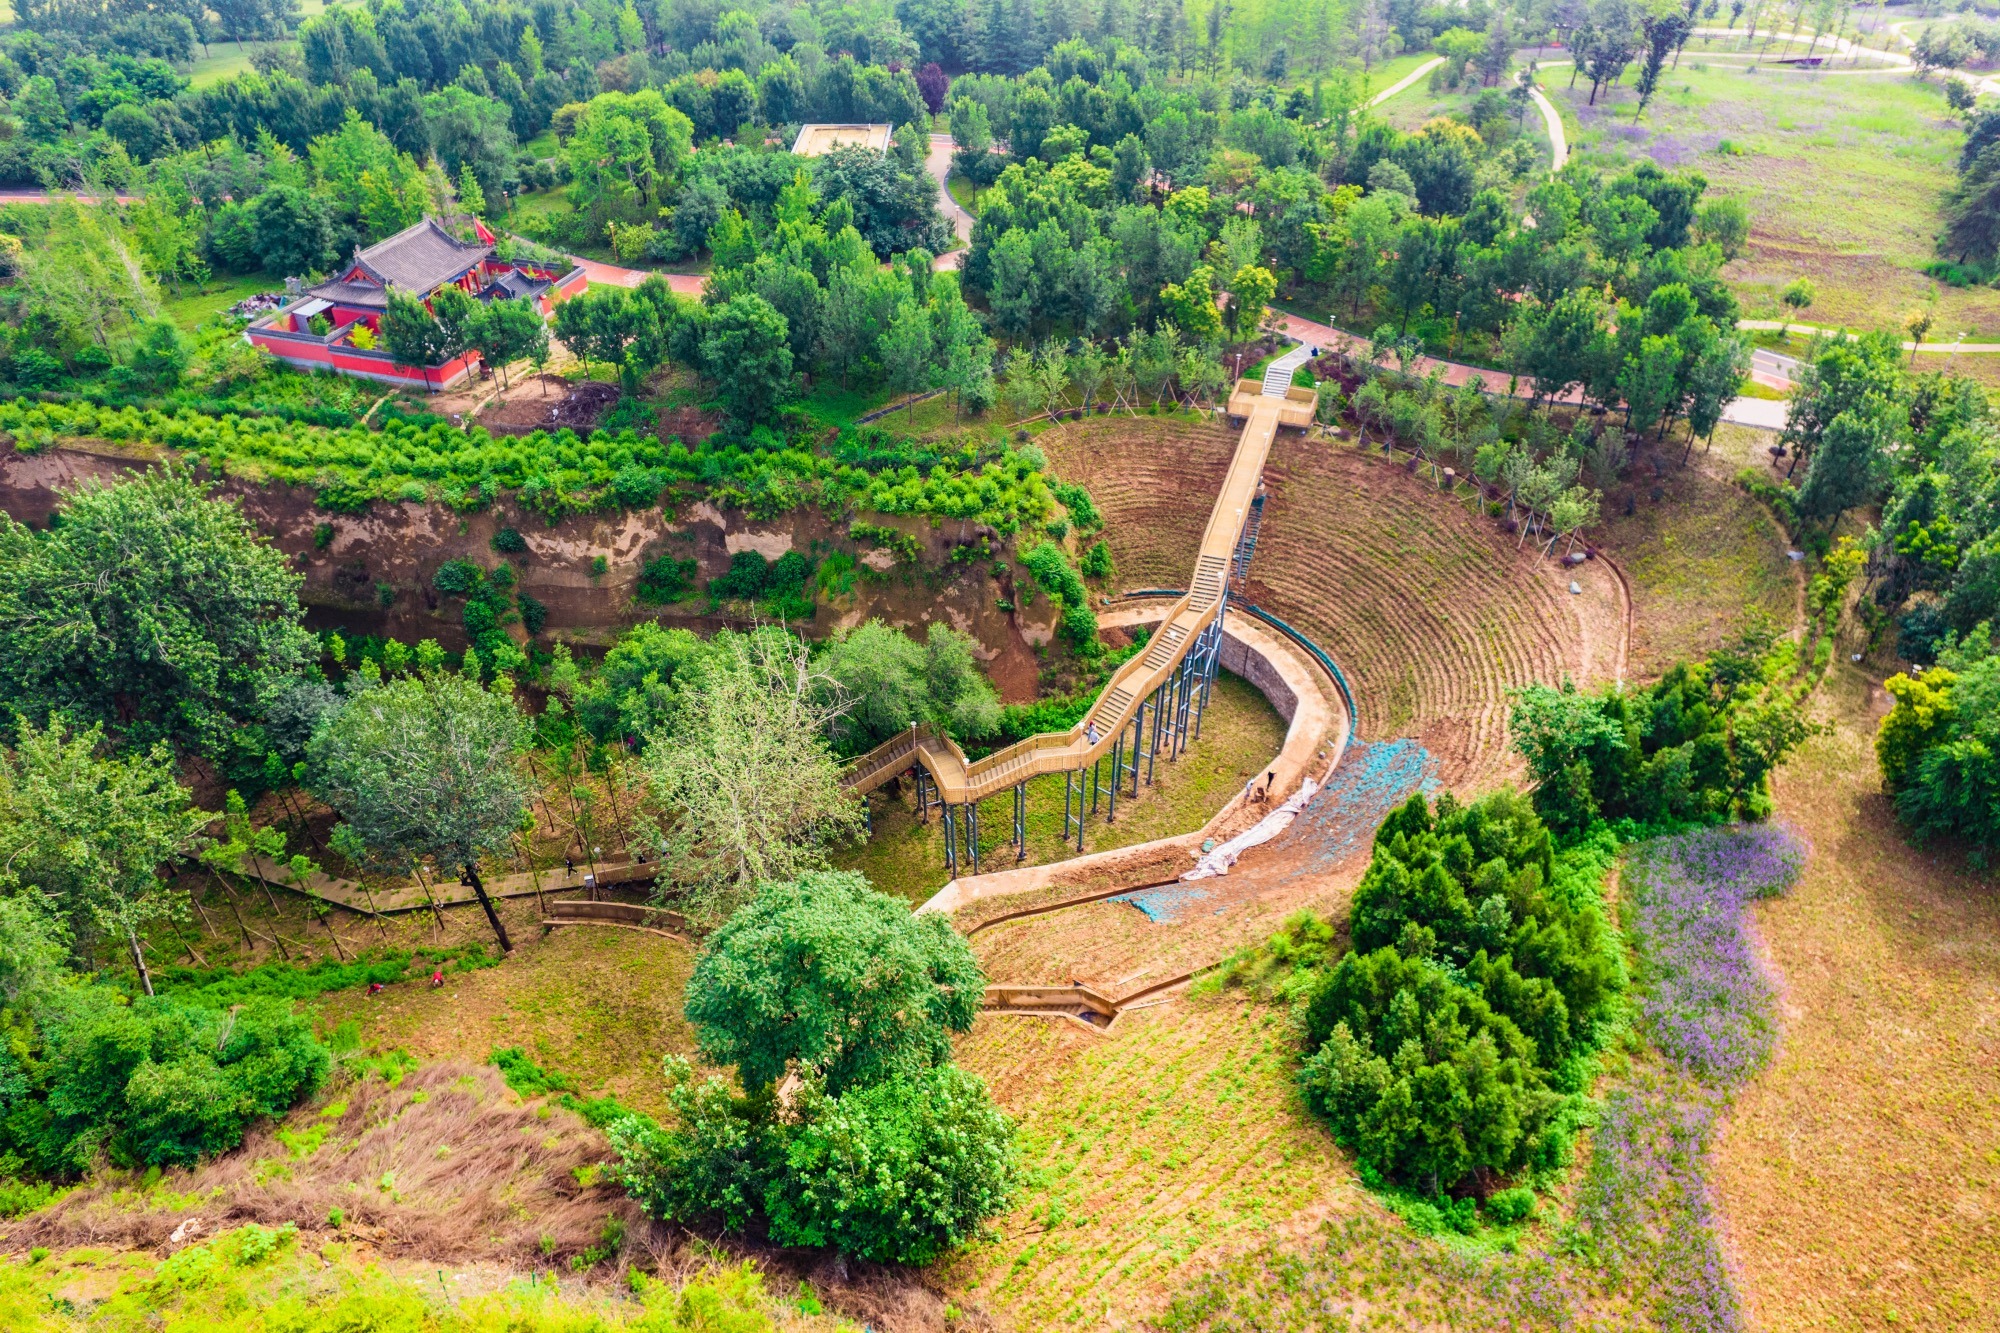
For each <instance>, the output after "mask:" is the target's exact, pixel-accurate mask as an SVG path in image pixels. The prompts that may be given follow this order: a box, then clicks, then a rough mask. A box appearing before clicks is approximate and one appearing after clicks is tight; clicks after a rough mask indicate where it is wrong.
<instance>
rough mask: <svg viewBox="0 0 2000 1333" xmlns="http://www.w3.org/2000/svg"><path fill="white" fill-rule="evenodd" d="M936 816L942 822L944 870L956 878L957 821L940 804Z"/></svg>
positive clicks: (947, 809) (945, 807)
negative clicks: (937, 815)
mask: <svg viewBox="0 0 2000 1333" xmlns="http://www.w3.org/2000/svg"><path fill="white" fill-rule="evenodd" d="M938 814H939V816H940V817H941V818H942V819H943V820H944V868H945V869H946V870H947V871H949V872H951V877H952V878H953V879H957V878H958V821H957V820H955V819H953V818H952V814H951V807H950V806H949V805H943V804H940V805H939V806H938Z"/></svg>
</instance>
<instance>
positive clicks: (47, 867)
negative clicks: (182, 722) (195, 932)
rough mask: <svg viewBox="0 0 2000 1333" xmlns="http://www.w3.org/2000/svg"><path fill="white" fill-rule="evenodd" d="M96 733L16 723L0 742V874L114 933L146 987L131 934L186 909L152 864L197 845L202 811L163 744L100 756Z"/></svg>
mask: <svg viewBox="0 0 2000 1333" xmlns="http://www.w3.org/2000/svg"><path fill="white" fill-rule="evenodd" d="M103 743H104V730H103V728H102V727H101V726H93V727H91V728H90V729H89V730H87V731H82V732H72V731H70V730H69V728H68V727H67V726H66V725H65V724H64V722H63V720H62V719H61V718H59V717H58V718H55V719H52V720H51V721H50V722H49V725H48V728H47V729H46V730H37V729H36V728H35V726H34V724H32V723H30V722H25V721H23V722H21V723H20V724H19V726H18V728H17V731H16V735H15V744H14V749H13V751H12V752H11V753H9V752H6V751H0V865H4V866H5V867H6V869H5V870H4V871H0V875H4V876H5V877H6V879H7V880H8V881H10V882H11V886H19V887H24V888H26V889H27V890H29V891H30V893H31V894H45V895H47V897H48V898H49V900H50V901H52V902H53V903H55V904H56V905H57V906H58V907H59V908H60V909H61V910H62V911H63V912H65V913H66V914H67V915H68V916H69V917H70V919H71V920H72V922H74V923H76V924H77V925H79V926H82V927H86V928H93V929H95V930H96V931H98V932H100V933H101V934H102V935H103V936H104V937H105V938H108V939H111V940H115V941H117V943H118V945H119V946H121V947H123V948H125V949H127V950H128V951H129V952H130V953H131V955H132V966H133V968H134V969H135V970H136V971H137V972H138V976H139V982H140V985H141V986H143V987H144V988H145V991H146V994H148V995H151V994H152V993H153V976H152V972H151V971H150V970H149V969H148V968H147V966H146V952H145V944H144V942H143V941H142V940H141V938H140V934H141V932H142V931H144V930H145V929H146V927H147V926H148V925H149V924H150V923H152V922H154V921H160V920H167V919H172V918H175V917H179V916H184V915H185V914H186V911H187V904H186V900H185V898H183V897H182V896H181V895H178V894H175V893H173V892H171V891H170V890H169V888H168V886H167V884H166V883H165V882H164V881H163V880H161V879H160V875H159V872H160V868H161V867H162V866H165V865H167V864H168V863H170V862H172V861H174V860H176V859H178V858H180V857H183V856H187V855H190V854H191V853H193V852H195V851H196V850H197V849H198V848H199V847H200V845H201V842H202V836H201V830H202V828H203V827H204V826H205V825H206V824H207V823H208V821H209V816H208V814H207V813H206V812H205V811H202V810H198V809H196V808H195V807H194V804H193V802H192V801H191V800H190V798H189V795H188V791H187V788H185V787H183V786H181V785H180V784H179V783H178V782H176V781H175V780H174V773H175V769H174V763H173V758H172V756H171V755H169V754H168V753H167V750H166V748H165V747H164V746H158V745H156V746H154V747H153V749H152V750H151V751H147V752H137V753H134V754H133V755H132V756H131V757H130V758H127V759H115V758H114V759H107V758H103V757H101V755H100V754H99V751H100V750H101V748H102V747H103ZM7 886H8V885H0V887H7Z"/></svg>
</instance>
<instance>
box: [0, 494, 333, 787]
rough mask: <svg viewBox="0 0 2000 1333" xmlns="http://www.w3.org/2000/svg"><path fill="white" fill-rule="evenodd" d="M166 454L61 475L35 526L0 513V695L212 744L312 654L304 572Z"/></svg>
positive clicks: (29, 709) (244, 744)
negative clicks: (69, 480) (114, 470)
mask: <svg viewBox="0 0 2000 1333" xmlns="http://www.w3.org/2000/svg"><path fill="white" fill-rule="evenodd" d="M211 490H212V488H211V487H210V486H209V485H208V484H206V483H204V482H200V481H197V480H195V478H194V477H193V476H192V475H191V474H190V473H189V472H188V471H186V470H185V469H183V468H178V467H168V468H163V469H159V470H156V471H151V472H147V473H145V474H143V475H141V476H138V477H135V478H132V479H130V480H126V481H121V482H117V483H115V484H107V483H104V482H101V481H97V480H94V479H93V480H87V481H85V482H83V483H82V484H81V485H80V486H78V487H77V488H76V489H75V490H72V491H70V492H69V493H68V494H67V495H66V496H65V497H64V499H63V503H62V506H61V508H60V510H59V511H58V513H59V516H60V521H59V522H58V523H56V524H54V525H53V526H52V527H50V529H49V530H48V531H46V532H36V531H34V530H32V529H30V528H27V527H25V526H23V525H21V524H18V523H14V522H12V521H11V520H9V519H6V518H5V517H4V516H0V704H4V706H5V707H7V708H8V709H10V710H13V711H16V712H19V713H20V714H22V715H24V716H26V717H27V718H29V719H31V720H33V721H36V722H41V721H43V720H45V719H46V718H48V717H49V716H50V715H51V714H54V713H64V714H67V715H68V716H70V717H71V718H73V719H75V720H76V721H78V722H84V723H101V724H103V725H104V726H105V728H106V729H107V730H108V731H111V732H114V733H117V734H119V735H121V736H123V737H124V738H126V739H129V740H133V741H138V742H142V743H143V742H151V741H156V740H167V741H172V742H174V743H176V744H182V745H188V746H192V747H194V748H196V749H198V750H201V751H202V752H203V753H206V754H208V755H210V756H216V755H220V754H223V753H225V752H227V751H228V750H230V749H231V748H232V747H234V748H239V749H240V748H250V749H261V746H259V745H256V744H254V743H253V740H254V738H251V737H244V736H241V735H239V734H238V733H240V732H242V731H243V730H244V729H246V728H248V727H250V726H251V725H252V724H253V723H254V721H255V720H256V719H257V718H258V717H259V715H260V712H261V701H262V699H263V698H264V697H265V695H266V694H267V693H269V692H270V691H271V690H273V689H274V688H275V687H276V686H277V685H279V684H280V683H281V682H283V681H284V680H286V679H287V678H289V677H290V676H292V675H293V674H294V673H295V672H297V671H299V670H300V669H301V668H303V667H304V666H305V665H306V664H308V663H309V662H311V661H312V660H313V659H314V658H316V657H317V656H318V652H317V644H316V643H315V641H314V639H313V636H312V635H311V634H309V633H308V632H307V631H306V630H305V628H304V626H303V625H302V624H301V620H302V618H303V611H302V610H301V608H300V606H299V602H298V589H299V584H300V577H299V575H298V574H296V573H295V572H293V571H292V569H291V568H290V567H289V565H288V564H287V562H286V560H285V557H284V556H283V554H281V553H280V552H279V551H277V550H276V549H275V548H273V547H272V546H271V545H269V544H268V543H267V542H265V541H264V539H263V538H262V537H260V536H259V535H258V534H257V532H256V531H255V529H253V528H252V527H251V525H250V523H249V521H248V520H247V519H245V518H244V516H243V514H242V511H241V510H239V509H238V508H237V507H236V505H235V504H234V503H233V502H231V501H225V500H220V499H217V498H215V497H214V496H213V495H212V494H211Z"/></svg>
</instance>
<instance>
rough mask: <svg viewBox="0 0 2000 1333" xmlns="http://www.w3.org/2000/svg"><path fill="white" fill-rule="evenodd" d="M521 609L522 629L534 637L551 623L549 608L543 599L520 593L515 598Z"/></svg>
mask: <svg viewBox="0 0 2000 1333" xmlns="http://www.w3.org/2000/svg"><path fill="white" fill-rule="evenodd" d="M514 600H515V602H516V603H518V604H519V606H520V608H521V628H523V629H525V630H527V631H528V633H529V634H530V635H531V636H532V635H536V634H540V633H541V632H542V626H544V625H546V624H548V623H549V608H548V607H547V605H545V604H544V603H543V601H542V599H541V598H539V597H535V596H532V595H530V594H528V593H525V592H524V593H520V594H518V595H517V596H516V597H515V598H514Z"/></svg>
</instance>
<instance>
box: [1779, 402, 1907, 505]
mask: <svg viewBox="0 0 2000 1333" xmlns="http://www.w3.org/2000/svg"><path fill="white" fill-rule="evenodd" d="M1893 438H1894V437H1893V435H1891V434H1890V433H1889V432H1888V430H1887V429H1886V424H1885V423H1884V421H1883V420H1882V417H1881V416H1880V415H1879V414H1863V413H1858V412H1843V413H1841V414H1840V415H1839V416H1837V417H1835V418H1834V419H1833V420H1832V421H1830V422H1828V423H1827V427H1826V429H1825V431H1823V432H1822V433H1821V434H1820V439H1819V443H1818V444H1817V445H1816V446H1815V447H1814V449H1813V451H1812V458H1811V460H1810V461H1809V462H1808V463H1807V464H1806V479H1805V482H1804V484H1803V485H1801V486H1800V487H1799V494H1798V499H1797V501H1796V502H1795V503H1796V504H1797V506H1798V511H1799V516H1800V517H1802V518H1818V519H1825V520H1826V522H1827V524H1828V526H1829V527H1831V526H1832V525H1833V524H1836V523H1838V522H1839V521H1840V516H1841V515H1842V514H1844V513H1846V512H1847V511H1848V510H1850V509H1852V508H1854V507H1855V506H1856V505H1862V504H1866V503H1868V502H1869V501H1870V500H1872V499H1874V498H1875V497H1876V495H1877V494H1878V492H1880V490H1881V488H1882V484H1883V482H1884V481H1885V480H1886V479H1887V476H1888V473H1889V469H1890V466H1891V462H1890V458H1889V455H1888V453H1887V446H1888V445H1889V443H1890V442H1891V440H1892V439H1893Z"/></svg>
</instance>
